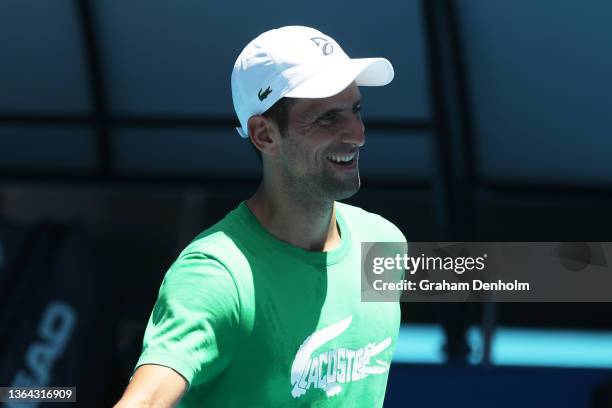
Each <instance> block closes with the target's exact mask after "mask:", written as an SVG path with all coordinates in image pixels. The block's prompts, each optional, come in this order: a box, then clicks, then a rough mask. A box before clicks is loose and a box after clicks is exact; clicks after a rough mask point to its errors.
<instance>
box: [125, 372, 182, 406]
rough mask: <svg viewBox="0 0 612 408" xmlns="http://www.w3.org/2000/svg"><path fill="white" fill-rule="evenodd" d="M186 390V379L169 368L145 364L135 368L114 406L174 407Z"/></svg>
mask: <svg viewBox="0 0 612 408" xmlns="http://www.w3.org/2000/svg"><path fill="white" fill-rule="evenodd" d="M186 390H187V381H186V380H185V379H184V378H183V377H182V376H181V375H180V374H178V373H177V372H176V371H174V370H173V369H171V368H168V367H164V366H160V365H154V364H145V365H142V366H140V367H138V369H137V370H136V372H135V373H134V376H133V377H132V380H131V381H130V383H129V384H128V387H127V389H126V390H125V392H124V393H123V396H122V397H121V400H120V401H119V402H118V403H117V404H116V405H115V407H114V408H128V407H130V408H131V407H155V408H157V407H160V408H161V407H174V406H176V405H177V404H178V403H179V401H180V400H181V398H182V397H183V394H184V393H185V391H186Z"/></svg>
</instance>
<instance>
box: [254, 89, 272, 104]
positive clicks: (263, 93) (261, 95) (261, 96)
mask: <svg viewBox="0 0 612 408" xmlns="http://www.w3.org/2000/svg"><path fill="white" fill-rule="evenodd" d="M271 93H272V90H271V89H270V87H268V88H267V89H266V90H265V91H264V90H263V89H260V90H259V92H258V93H257V96H259V100H260V101H263V100H264V99H266V98H267V97H268V95H270V94H271Z"/></svg>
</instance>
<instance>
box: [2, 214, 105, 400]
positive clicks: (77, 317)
mask: <svg viewBox="0 0 612 408" xmlns="http://www.w3.org/2000/svg"><path fill="white" fill-rule="evenodd" d="M92 244H93V240H92V239H91V238H89V237H87V236H86V235H85V233H84V232H83V231H82V230H81V229H79V228H77V227H75V226H70V225H65V224H58V223H53V222H40V223H38V224H36V225H34V226H33V227H31V228H29V229H27V228H24V227H22V226H19V225H16V224H11V223H7V222H0V247H1V248H2V249H1V250H0V255H1V256H0V386H11V387H45V386H46V387H60V386H61V387H68V386H69V387H77V390H76V397H77V404H76V405H75V404H74V403H66V406H71V407H74V406H104V405H108V401H106V400H105V398H106V397H105V395H104V394H105V391H106V384H107V380H108V376H109V370H110V361H111V358H110V357H111V354H110V353H111V351H112V348H111V347H112V346H111V344H112V335H111V332H112V330H111V325H110V323H109V322H110V320H109V318H108V315H107V314H105V313H103V312H102V310H103V308H102V303H101V298H102V296H101V295H102V294H104V292H103V291H101V290H102V286H101V282H100V279H99V273H98V270H99V267H98V264H97V262H96V257H95V256H94V253H93V248H92V247H93V246H94V245H92ZM38 405H39V404H36V403H30V404H24V403H19V404H15V405H14V406H15V407H25V406H30V407H35V406H38ZM61 405H64V404H61ZM7 406H11V405H10V404H7ZM55 406H60V405H59V404H57V405H55Z"/></svg>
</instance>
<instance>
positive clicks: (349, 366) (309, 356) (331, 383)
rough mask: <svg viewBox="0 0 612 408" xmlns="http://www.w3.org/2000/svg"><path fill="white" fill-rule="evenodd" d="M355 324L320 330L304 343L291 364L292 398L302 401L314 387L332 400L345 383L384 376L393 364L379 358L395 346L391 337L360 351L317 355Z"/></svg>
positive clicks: (346, 322) (348, 321)
mask: <svg viewBox="0 0 612 408" xmlns="http://www.w3.org/2000/svg"><path fill="white" fill-rule="evenodd" d="M352 321H353V316H352V315H350V316H348V317H347V318H345V319H343V320H341V321H339V322H338V323H335V324H333V325H331V326H329V327H326V328H323V329H320V330H317V331H316V332H314V333H312V334H311V335H310V336H308V337H307V338H306V340H304V342H303V343H302V345H301V346H300V348H299V349H298V351H297V353H296V354H295V358H294V360H293V364H292V365H291V385H292V386H293V389H292V390H291V395H292V396H293V398H299V397H301V396H302V395H304V394H306V391H308V390H309V389H311V388H318V389H321V390H323V391H325V393H326V394H327V396H328V397H332V396H334V395H336V394H338V393H340V392H341V391H342V384H347V383H350V382H354V381H359V380H362V379H364V378H366V377H367V376H368V375H376V374H384V373H386V372H387V370H388V369H389V362H387V361H383V360H380V359H378V358H376V356H377V355H378V354H379V353H381V352H382V351H384V350H386V349H387V347H389V345H390V344H391V338H390V337H387V338H386V339H384V340H382V341H381V342H379V343H368V344H366V345H365V346H363V347H360V348H358V349H350V348H344V347H339V348H335V349H328V350H327V351H324V352H322V353H319V354H317V355H316V356H313V353H314V352H315V351H316V350H317V349H319V348H321V347H322V346H324V345H325V344H326V343H328V342H330V341H331V340H333V339H335V338H336V337H338V336H340V335H341V334H342V333H343V332H344V331H345V330H346V329H348V327H349V326H350V325H351V322H352Z"/></svg>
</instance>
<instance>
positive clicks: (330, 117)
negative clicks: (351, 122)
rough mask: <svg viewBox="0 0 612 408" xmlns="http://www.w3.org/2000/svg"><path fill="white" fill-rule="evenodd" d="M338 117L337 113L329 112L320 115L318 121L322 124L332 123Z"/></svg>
mask: <svg viewBox="0 0 612 408" xmlns="http://www.w3.org/2000/svg"><path fill="white" fill-rule="evenodd" d="M336 119H337V117H336V114H335V113H328V114H325V115H323V116H319V118H318V119H317V122H318V123H320V124H321V125H330V124H332V123H334V122H335V121H336Z"/></svg>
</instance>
